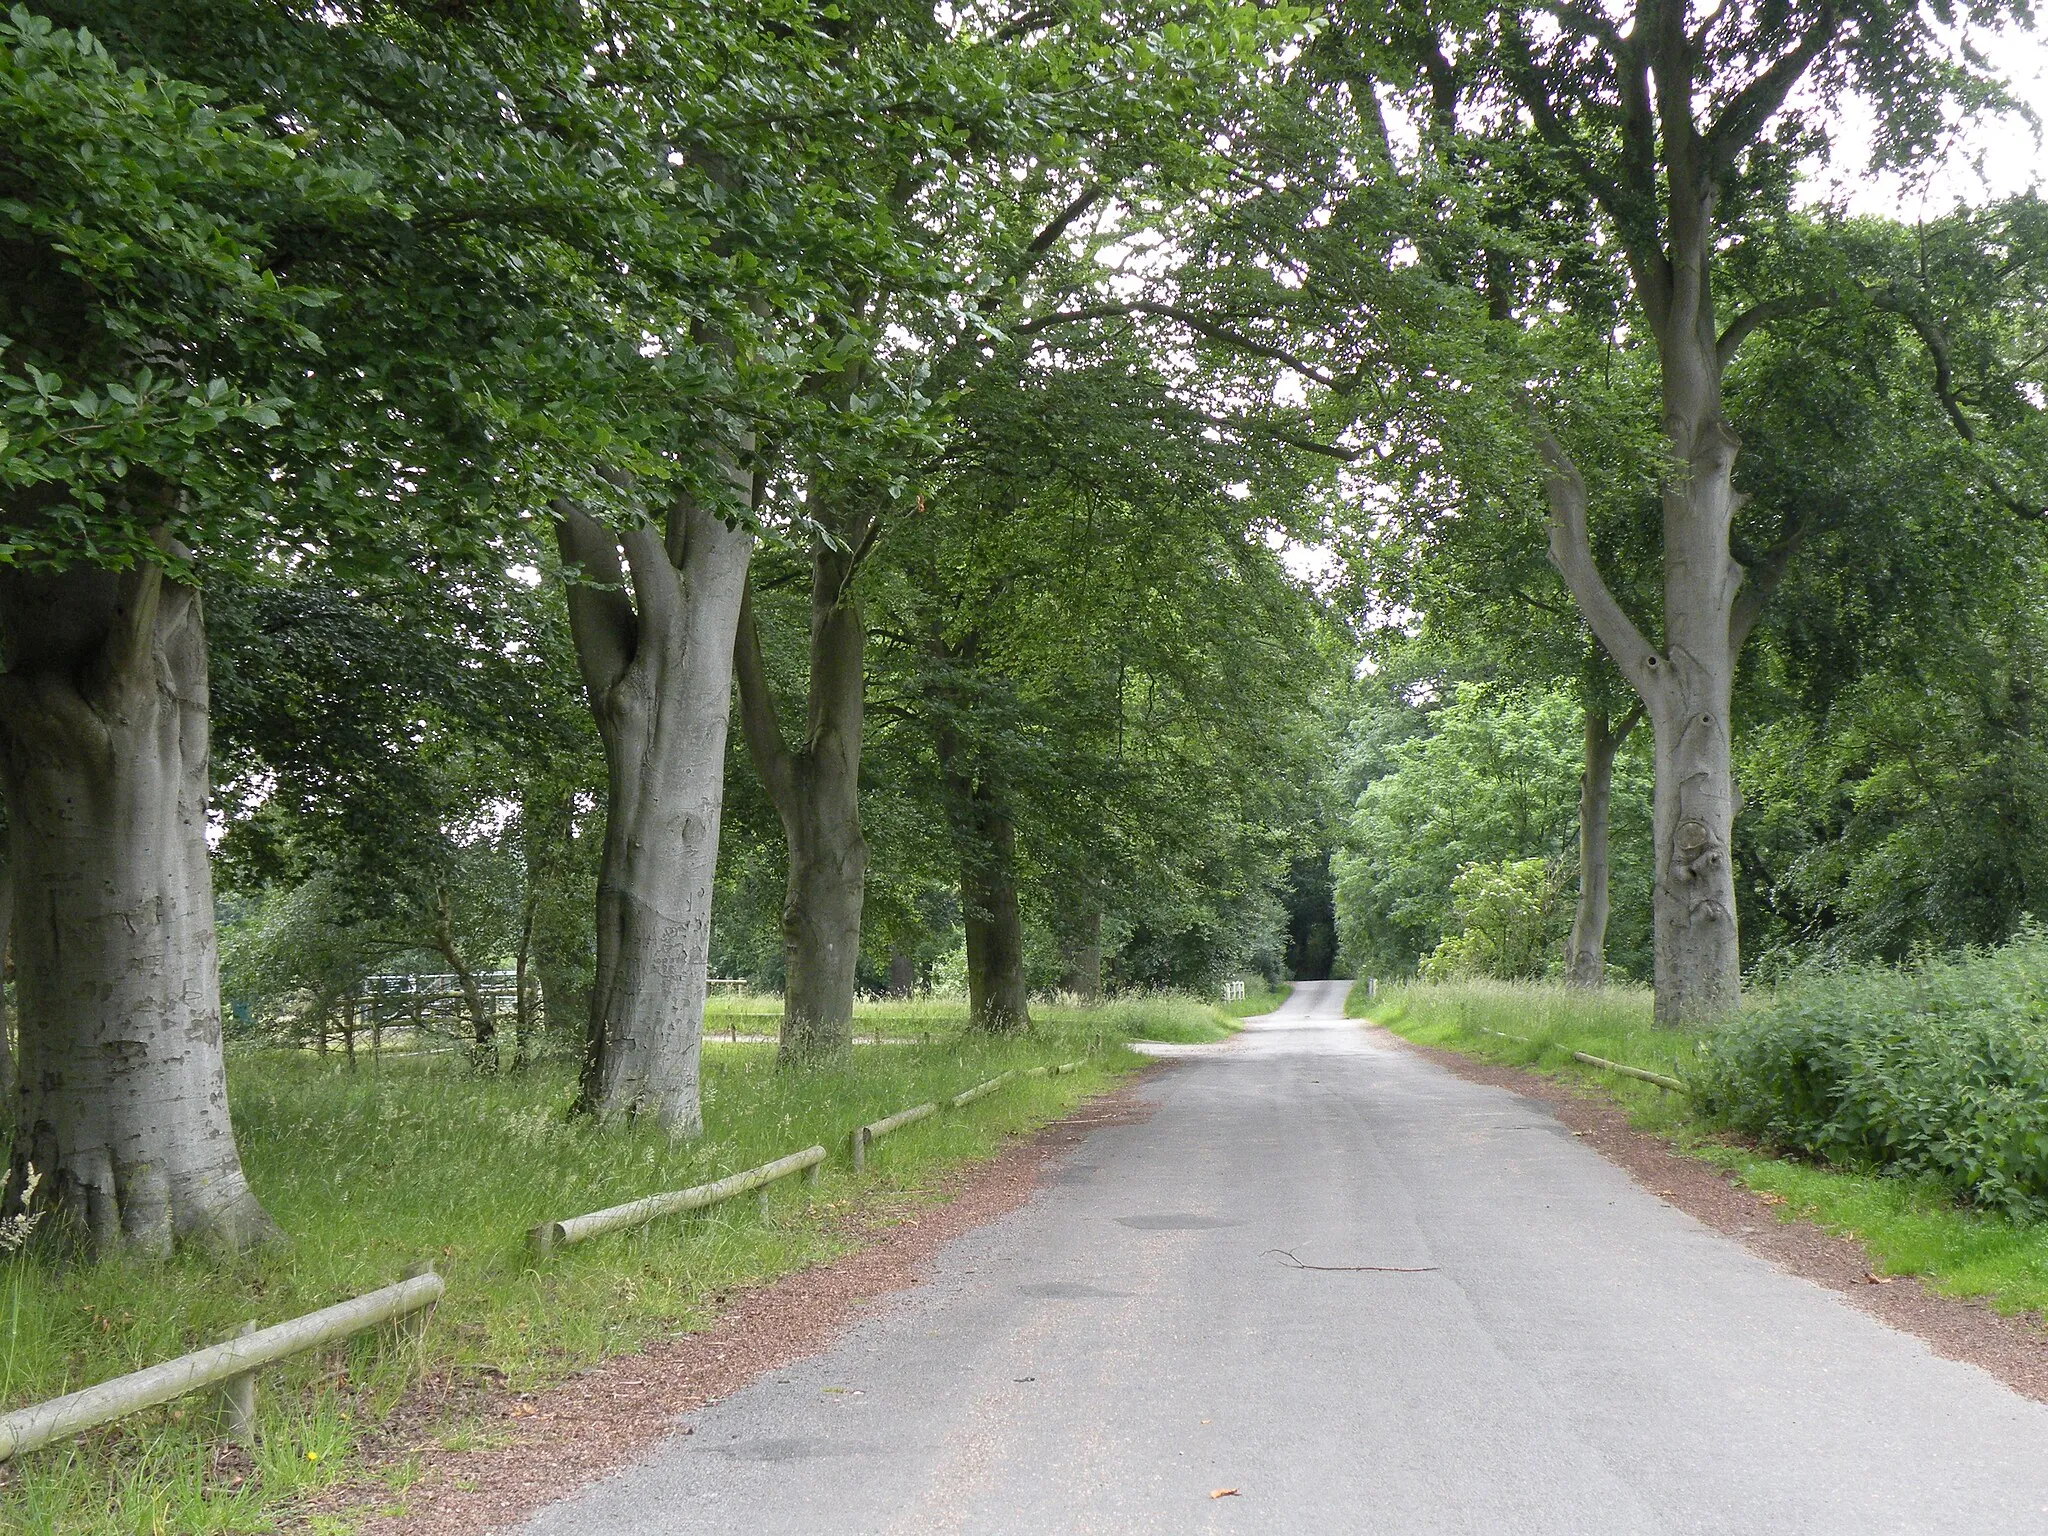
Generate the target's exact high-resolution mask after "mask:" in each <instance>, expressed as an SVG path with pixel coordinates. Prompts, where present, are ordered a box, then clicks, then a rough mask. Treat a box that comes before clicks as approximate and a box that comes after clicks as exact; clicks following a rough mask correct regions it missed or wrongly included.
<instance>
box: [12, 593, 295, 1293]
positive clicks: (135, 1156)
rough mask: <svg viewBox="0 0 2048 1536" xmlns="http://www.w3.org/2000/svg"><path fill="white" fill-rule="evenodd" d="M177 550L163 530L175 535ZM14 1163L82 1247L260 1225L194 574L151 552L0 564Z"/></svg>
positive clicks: (211, 1240)
mask: <svg viewBox="0 0 2048 1536" xmlns="http://www.w3.org/2000/svg"><path fill="white" fill-rule="evenodd" d="M179 553H182V552H179ZM0 663H4V670H0V793H4V795H5V798H6V803H7V809H8V816H9V823H8V825H9V836H10V859H9V863H10V864H11V866H12V867H13V869H14V871H15V877H16V880H17V882H18V884H17V896H16V901H15V911H16V917H17V922H16V928H15V980H16V990H17V994H18V1005H19V1013H20V1023H19V1033H20V1051H19V1062H18V1066H19V1070H20V1079H21V1091H20V1094H19V1099H18V1113H19V1120H18V1126H19V1133H18V1134H17V1136H16V1139H15V1143H14V1160H15V1163H16V1164H17V1172H16V1177H15V1181H14V1187H15V1188H17V1189H19V1188H20V1187H21V1172H20V1170H19V1165H20V1164H23V1163H26V1162H29V1161H33V1162H34V1163H35V1165H36V1167H37V1169H38V1170H39V1171H41V1172H42V1173H43V1175H44V1176H45V1178H46V1179H47V1180H48V1183H47V1184H46V1186H45V1187H46V1188H47V1189H48V1190H49V1192H50V1196H51V1199H52V1202H53V1205H54V1206H55V1207H56V1208H58V1209H61V1210H64V1211H66V1212H68V1213H70V1215H71V1216H73V1217H74V1218H75V1219H76V1220H77V1222H78V1224H79V1227H80V1229H81V1230H82V1232H83V1234H84V1236H85V1238H86V1240H87V1241H88V1242H89V1243H90V1245H91V1246H92V1247H93V1248H94V1249H95V1250H96V1251H98V1252H101V1253H106V1252H110V1251H113V1250H115V1249H117V1248H130V1249H135V1250H139V1251H141V1252H144V1253H149V1254H162V1253H167V1252H168V1251H169V1250H170V1249H171V1247H172V1245H173V1244H174V1243H177V1242H186V1241H191V1242H199V1243H205V1244H209V1245H218V1246H222V1247H226V1248H231V1249H233V1248H242V1247H246V1246H248V1245H250V1244H252V1243H255V1242H257V1241H259V1240H261V1239H263V1238H265V1237H268V1236H270V1235H271V1234H272V1233H273V1232H274V1231H275V1228H274V1227H273V1226H272V1224H271V1221H270V1218H269V1217H268V1216H267V1215H265V1214H264V1211H263V1208H262V1207H261V1206H260V1205H259V1204H258V1203H257V1200H256V1196H255V1194H254V1193H253V1192H252V1191H251V1190H250V1188H249V1184H248V1181H247V1179H246V1178H245V1177H244V1176H243V1173H242V1165H241V1159H240V1156H239V1154H238V1153H237V1151H236V1148H235V1138H234V1133H233V1130H232V1129H231V1127H230V1125H229V1123H228V1107H227V1080H226V1073H225V1069H224V1065H223V1061H222V1055H221V1017H220V978H219V956H218V951H217V946H216V941H215V934H214V912H213V880H212V871H211V869H210V867H209V861H208V852H207V846H206V807H207V789H208V785H207V772H208V756H207V754H208V718H207V703H208V700H207V667H206V636H205V632H204V627H203V624H202V622H201V615H200V605H199V596H198V593H197V592H195V591H194V590H192V589H191V588H189V587H187V586H184V585H182V584H180V583H178V582H176V581H173V580H171V579H170V578H169V577H167V576H166V575H165V574H164V572H163V570H162V569H161V567H159V566H157V565H155V564H150V565H148V566H147V567H145V568H143V569H139V570H133V571H128V572H110V571H102V570H96V569H89V568H74V569H73V570H70V571H66V572H63V573H61V574H50V573H45V572H35V573H29V572H25V571H19V570H15V571H8V572H4V573H0Z"/></svg>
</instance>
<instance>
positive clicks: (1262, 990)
mask: <svg viewBox="0 0 2048 1536" xmlns="http://www.w3.org/2000/svg"><path fill="white" fill-rule="evenodd" d="M1293 991H1294V988H1293V987H1292V986H1291V985H1290V984H1288V983H1287V982H1284V981H1283V982H1279V983H1277V984H1276V983H1274V982H1270V981H1267V980H1265V979H1264V978H1263V977H1259V976H1254V977H1253V978H1252V979H1251V980H1249V981H1247V982H1246V983H1245V984H1244V996H1243V997H1240V998H1237V999H1236V1000H1234V1001H1232V1002H1227V1003H1218V1004H1217V1005H1216V1007H1217V1008H1218V1010H1220V1011H1221V1012H1223V1013H1226V1014H1228V1015H1229V1016H1230V1017H1231V1018H1233V1019H1251V1018H1257V1017H1258V1016H1259V1015H1260V1014H1262V1013H1271V1012H1272V1011H1273V1010H1274V1009H1275V1008H1278V1007H1279V1006H1280V1005H1281V1004H1282V1003H1284V1002H1286V1001H1287V998H1288V996H1289V994H1290V993H1292V992H1293Z"/></svg>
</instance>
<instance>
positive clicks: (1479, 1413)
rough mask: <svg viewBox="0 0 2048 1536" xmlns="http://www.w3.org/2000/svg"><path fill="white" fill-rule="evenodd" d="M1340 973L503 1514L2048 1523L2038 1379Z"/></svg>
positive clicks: (1115, 1527) (1936, 1526) (1414, 1528)
mask: <svg viewBox="0 0 2048 1536" xmlns="http://www.w3.org/2000/svg"><path fill="white" fill-rule="evenodd" d="M1343 996H1344V984H1343V983H1341V982H1331V983H1321V984H1317V983H1309V984H1303V985H1300V986H1297V988H1296V989H1295V992H1294V995H1293V996H1292V997H1291V998H1290V999H1289V1000H1288V1004H1287V1006H1286V1007H1285V1008H1283V1009H1282V1010H1281V1011H1280V1012H1279V1013H1277V1014H1274V1015H1272V1016H1270V1017H1269V1018H1267V1019H1265V1020H1261V1021H1255V1022H1254V1024H1253V1025H1252V1026H1251V1027H1250V1028H1249V1029H1247V1031H1246V1032H1245V1034H1244V1035H1243V1036H1242V1037H1240V1038H1239V1039H1237V1040H1235V1041H1233V1042H1231V1044H1230V1045H1228V1046H1227V1047H1222V1048H1217V1049H1215V1050H1213V1051H1210V1052H1208V1053H1206V1054H1199V1055H1195V1056H1192V1057H1191V1058H1190V1059H1187V1060H1184V1061H1181V1062H1178V1063H1176V1064H1175V1066H1174V1067H1173V1068H1172V1069H1171V1070H1170V1071H1168V1072H1167V1073H1165V1074H1162V1076H1161V1077H1160V1078H1158V1079H1157V1080H1155V1081H1154V1082H1153V1083H1151V1084H1149V1085H1148V1087H1147V1090H1146V1091H1147V1092H1148V1093H1149V1094H1150V1096H1151V1097H1152V1098H1153V1099H1154V1100H1156V1102H1157V1105H1158V1110H1157V1113H1156V1114H1155V1115H1153V1117H1152V1118H1151V1119H1150V1120H1149V1121H1146V1122H1145V1123H1142V1124H1124V1125H1113V1126H1106V1127H1104V1128H1102V1129H1100V1130H1098V1131H1096V1132H1094V1133H1093V1134H1092V1135H1091V1136H1090V1137H1089V1138H1088V1140H1087V1141H1086V1142H1085V1143H1084V1144H1083V1145H1082V1146H1081V1148H1080V1149H1078V1150H1077V1151H1076V1152H1074V1153H1073V1154H1072V1155H1071V1156H1070V1157H1069V1159H1068V1160H1067V1161H1066V1163H1065V1164H1064V1165H1063V1166H1062V1167H1061V1169H1060V1170H1059V1171H1058V1172H1057V1173H1056V1175H1055V1177H1054V1178H1053V1180H1052V1182H1051V1183H1050V1184H1049V1185H1048V1187H1046V1188H1045V1189H1044V1190H1042V1191H1041V1192H1040V1193H1039V1194H1038V1195H1037V1197H1035V1198H1034V1199H1033V1200H1032V1201H1031V1202H1029V1203H1028V1204H1027V1205H1026V1206H1024V1207H1023V1208H1021V1209H1019V1210H1017V1211H1015V1212H1013V1213H1011V1214H1010V1215H1008V1216H1006V1217H1003V1218H1001V1219H999V1220H997V1221H995V1222H993V1223H991V1224H989V1225H988V1226H986V1227H984V1228H982V1229H980V1230H978V1231H976V1232H974V1233H972V1234H969V1235H968V1236H966V1237H964V1238H962V1239H960V1240H958V1241H956V1242H955V1243H953V1244H952V1245H950V1246H949V1247H948V1248H947V1249H945V1250H944V1251H943V1253H942V1255H941V1257H940V1259H939V1262H938V1266H937V1271H936V1274H935V1276H934V1278H933V1280H932V1281H931V1283H930V1284H927V1285H924V1286H920V1287H918V1288H916V1289H915V1290H912V1291H909V1292H905V1293H903V1294H902V1295H900V1296H898V1297H896V1298H894V1299H892V1300H891V1301H890V1302H889V1303H887V1304H886V1305H885V1306H884V1307H882V1308H880V1309H878V1313H877V1315H875V1316H874V1317H872V1318H870V1319H869V1320H867V1321H866V1322H864V1323H862V1324H861V1325H859V1326H857V1327H856V1328H854V1329H853V1330H852V1331H851V1332H850V1333H848V1334H847V1335H845V1336H844V1337H843V1338H841V1340H840V1341H839V1342H838V1343H837V1344H836V1345H834V1346H833V1347H832V1348H830V1349H829V1350H827V1351H825V1352H824V1353H823V1354H820V1355H817V1356H815V1357H813V1358H812V1359H810V1360H808V1361H805V1362H803V1363H802V1364H800V1365H797V1366H794V1367H789V1368H785V1369H783V1370H781V1371H777V1372H775V1373H773V1374H772V1375H770V1376H767V1377H764V1378H762V1379H760V1380H758V1381H756V1382H755V1383H754V1384H753V1385H751V1386H749V1387H747V1388H745V1389H744V1390H742V1391H741V1392H739V1393H738V1394H736V1395H735V1396H733V1397H731V1398H729V1399H727V1400H726V1401H724V1402H722V1403H718V1404H715V1405H713V1406H712V1407H709V1408H706V1409H704V1410H702V1411H701V1412H698V1413H696V1414H693V1415H691V1417H690V1419H689V1423H690V1425H691V1426H692V1429H693V1431H694V1432H693V1433H691V1434H689V1435H688V1436H678V1437H676V1438H675V1439H672V1440H670V1441H668V1442H666V1443H664V1444H662V1445H660V1446H658V1447H657V1448H656V1449H655V1450H654V1451H653V1452H652V1453H650V1454H649V1455H648V1456H647V1457H646V1458H645V1459H644V1460H642V1461H641V1462H639V1463H637V1464H635V1465H634V1466H632V1467H629V1468H627V1469H626V1470H624V1471H622V1472H620V1473H619V1474H617V1475H615V1476H613V1477H611V1478H610V1479H608V1480H607V1481H604V1482H602V1483H598V1484H595V1485H593V1486H592V1487H590V1488H588V1489H586V1490H584V1491H582V1492H581V1493H578V1494H575V1495H573V1496H571V1497H570V1498H568V1499H566V1500H565V1501H563V1502H562V1503H560V1504H557V1505H555V1506H553V1507H552V1508H551V1509H549V1510H547V1511H545V1512H543V1513H542V1514H541V1515H539V1516H538V1517H536V1518H535V1519H534V1520H533V1521H531V1522H530V1524H529V1525H528V1526H527V1527H526V1528H525V1529H526V1531H527V1533H528V1536H654V1533H662V1536H674V1533H685V1532H706V1533H709V1532H719V1533H721V1536H785V1533H787V1536H796V1533H803V1536H868V1533H874V1536H881V1533H890V1536H897V1533H900V1536H928V1533H935V1532H948V1533H950V1532H974V1533H997V1532H1001V1533H1019V1536H1022V1533H1034V1536H1059V1533H1067V1532H1076V1533H1079V1532H1105V1533H1108V1532H1115V1533H1131V1532H1160V1533H1174V1536H1181V1533H1187V1532H1201V1531H1230V1532H1257V1533H1262V1536H1264V1533H1273V1532H1303V1533H1325V1532H1327V1533H1332V1536H1349V1533H1353V1532H1390V1533H1391V1532H1399V1533H1403V1536H1412V1533H1436V1532H1473V1533H1486V1536H1537V1533H1553V1532H1554V1533H1557V1536H1605V1533H1615V1536H1622V1533H1628V1536H1637V1533H1648V1532H1660V1533H1661V1532H1714V1533H1726V1536H1794V1533H1797V1536H1805V1533H1836V1532H1840V1533H1843V1536H1852V1533H1853V1536H1875V1533H1880V1532H1900V1533H1912V1536H1928V1533H1956V1536H1975V1533H2000V1536H2006V1533H2014V1536H2017V1533H2025V1532H2043V1533H2048V1408H2044V1407H2042V1406H2039V1405H2037V1404H2034V1403H2031V1402H2028V1401H2026V1400H2025V1399H2023V1398H2021V1397H2019V1396H2017V1395H2016V1394H2014V1393H2013V1392H2011V1391H2009V1390H2008V1389H2007V1388H2005V1387H2003V1386H2001V1385H2000V1384H1998V1383H1997V1382H1996V1381H1994V1380H1993V1379H1992V1378H1991V1377H1989V1376H1987V1375H1985V1374H1983V1373H1982V1372H1980V1371H1978V1370H1976V1369H1975V1368H1973V1367H1970V1366H1965V1365H1959V1364H1955V1363H1953V1362H1950V1361H1946V1360H1942V1359H1939V1358H1937V1357H1936V1356H1934V1355H1933V1354H1931V1353H1930V1352H1929V1351H1928V1349H1927V1348H1926V1347H1925V1346H1924V1345H1923V1344H1921V1343H1920V1342H1919V1341H1918V1340H1916V1339H1913V1338H1910V1337H1907V1336H1905V1335H1902V1334H1898V1333H1894V1332H1892V1331H1890V1330H1889V1329H1887V1328H1885V1327H1884V1326H1883V1325H1882V1324H1880V1323H1878V1322H1876V1321H1875V1320H1873V1319H1872V1318H1870V1317H1868V1316H1866V1315H1864V1314H1863V1313H1861V1312H1858V1311H1856V1310H1855V1309H1853V1308H1852V1307H1850V1306H1848V1305H1847V1304H1846V1303H1844V1302H1843V1301H1841V1300H1840V1299H1838V1298H1837V1297H1835V1296H1834V1295H1833V1294H1832V1293H1830V1292H1828V1291H1826V1290H1823V1289H1822V1288H1820V1287H1818V1286H1815V1285H1813V1284H1810V1283H1808V1282H1806V1281H1803V1280H1799V1279H1796V1278H1793V1277H1791V1276H1789V1275H1786V1274H1783V1273H1781V1272H1779V1271H1777V1270H1775V1269H1773V1268H1772V1267H1771V1266H1770V1265H1768V1264H1767V1263H1765V1262H1764V1261H1763V1260H1761V1259H1759V1258H1757V1257H1755V1256H1754V1255H1752V1254H1751V1253H1750V1252H1748V1251H1747V1250H1746V1249H1744V1248H1742V1247H1741V1246H1739V1245H1737V1244H1735V1243H1733V1242H1731V1241H1729V1240H1727V1239H1725V1238H1722V1237H1720V1236H1718V1235H1716V1234H1714V1233H1712V1232H1710V1231H1708V1230H1707V1229H1706V1228H1704V1227H1702V1226H1700V1225H1699V1224H1698V1223H1696V1222H1694V1221H1693V1220H1692V1219H1691V1218H1690V1217H1688V1216H1685V1215H1683V1214H1682V1213H1680V1212H1679V1211H1677V1210H1675V1209H1673V1208H1672V1207H1670V1206H1668V1205H1665V1204H1664V1203H1663V1202H1661V1201H1659V1200H1657V1199H1656V1198H1655V1197H1654V1196H1652V1195H1650V1194H1649V1193H1647V1192H1645V1191H1644V1190H1642V1189H1639V1188H1638V1187H1637V1186H1636V1185H1635V1184H1633V1183H1631V1182H1630V1180H1629V1179H1628V1177H1627V1176H1626V1175H1625V1174H1623V1173H1622V1172H1621V1171H1620V1170H1619V1169H1617V1168H1615V1167H1614V1166H1613V1165H1611V1164H1609V1163H1608V1162H1607V1161H1606V1160H1605V1159H1603V1158H1601V1157H1600V1156H1599V1155H1598V1154H1597V1153H1596V1152H1594V1151H1592V1150H1591V1149H1590V1148H1588V1147H1586V1146H1584V1145H1583V1144H1581V1143H1580V1142H1578V1141H1576V1140H1575V1139H1574V1138H1573V1137H1572V1136H1571V1134H1570V1133H1569V1132H1568V1131H1566V1130H1565V1129H1564V1128H1563V1127H1562V1126H1561V1125H1559V1124H1558V1122H1557V1121H1556V1120H1554V1119H1553V1118H1552V1117H1551V1116H1550V1115H1549V1113H1548V1112H1546V1111H1545V1110H1544V1109H1543V1108H1542V1107H1541V1106H1540V1105H1538V1104H1536V1103H1533V1102H1531V1101H1529V1100H1526V1099H1522V1098H1519V1097H1516V1096H1515V1095H1513V1094H1510V1093H1507V1092H1505V1091H1503V1090H1500V1089H1495V1088H1488V1087H1483V1086H1480V1085H1477V1084H1473V1083H1468V1082H1465V1081H1463V1080H1461V1079H1459V1078H1456V1077H1453V1076H1451V1075H1449V1074H1448V1073H1445V1072H1443V1071H1441V1070H1440V1069H1438V1068H1436V1067H1433V1066H1431V1065H1430V1064H1429V1063H1427V1062H1425V1061H1423V1060H1422V1059H1420V1058H1419V1057H1417V1056H1414V1055H1412V1054H1409V1053H1406V1052H1404V1051H1402V1050H1400V1049H1399V1048H1398V1047H1395V1046H1392V1045H1390V1044H1388V1043H1386V1042H1385V1041H1384V1040H1383V1039H1375V1038H1374V1035H1373V1034H1372V1033H1371V1032H1368V1031H1365V1030H1362V1029H1360V1028H1359V1027H1358V1026H1357V1025H1355V1024H1353V1023H1349V1022H1346V1021H1344V1020H1343V1019H1342V1018H1341V1017H1340V1015H1341V1009H1342V1002H1343ZM1288 1255H1292V1260H1291V1261H1290V1259H1289V1257H1288ZM1293 1263H1299V1264H1302V1265H1328V1266H1344V1265H1377V1266H1385V1269H1384V1270H1381V1271H1377V1272H1375V1271H1364V1270H1349V1269H1340V1268H1330V1269H1311V1268H1294V1267H1292V1264H1293ZM1397 1271H1415V1272H1413V1273H1408V1272H1397ZM1224 1488H1234V1489H1236V1490H1237V1492H1236V1493H1234V1494H1231V1495H1229V1496H1226V1497H1222V1498H1211V1497H1210V1495H1211V1493H1212V1492H1213V1491H1215V1490H1218V1489H1224Z"/></svg>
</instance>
